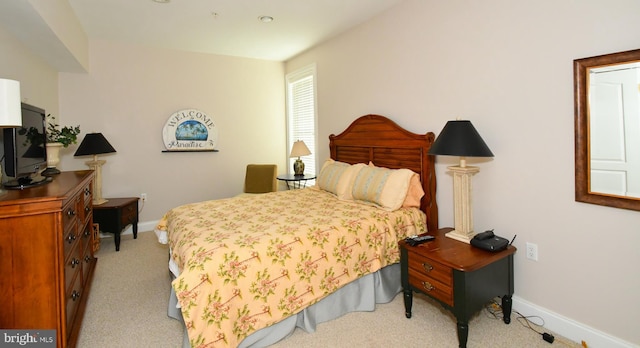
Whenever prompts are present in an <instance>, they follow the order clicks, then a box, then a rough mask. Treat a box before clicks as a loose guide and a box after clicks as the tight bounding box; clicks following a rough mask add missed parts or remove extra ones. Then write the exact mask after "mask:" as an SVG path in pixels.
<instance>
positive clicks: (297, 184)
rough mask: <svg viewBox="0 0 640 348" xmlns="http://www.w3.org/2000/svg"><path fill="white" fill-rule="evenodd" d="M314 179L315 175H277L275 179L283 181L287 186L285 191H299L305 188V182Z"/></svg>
mask: <svg viewBox="0 0 640 348" xmlns="http://www.w3.org/2000/svg"><path fill="white" fill-rule="evenodd" d="M315 178H316V175H315V174H302V175H293V174H283V175H278V177H277V179H278V180H280V181H284V182H285V183H286V184H287V190H295V189H301V188H304V187H306V186H307V180H313V179H315Z"/></svg>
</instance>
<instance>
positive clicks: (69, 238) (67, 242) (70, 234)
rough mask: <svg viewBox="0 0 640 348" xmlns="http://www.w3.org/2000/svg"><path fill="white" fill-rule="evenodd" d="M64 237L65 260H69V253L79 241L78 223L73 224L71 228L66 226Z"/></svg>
mask: <svg viewBox="0 0 640 348" xmlns="http://www.w3.org/2000/svg"><path fill="white" fill-rule="evenodd" d="M65 227H68V228H65V230H64V236H63V241H62V244H63V245H64V259H65V260H66V259H68V258H69V253H70V252H71V250H73V248H74V247H75V245H76V243H77V241H78V228H77V227H76V223H75V222H74V223H72V224H71V226H65Z"/></svg>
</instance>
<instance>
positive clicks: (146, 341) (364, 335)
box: [78, 232, 580, 348]
mask: <svg viewBox="0 0 640 348" xmlns="http://www.w3.org/2000/svg"><path fill="white" fill-rule="evenodd" d="M96 256H97V257H98V265H97V268H96V273H95V277H94V280H93V285H92V289H91V293H90V296H89V302H88V304H87V309H86V312H85V317H84V321H83V326H82V329H81V333H80V338H79V340H78V347H79V348H103V347H104V348H107V347H108V348H120V347H122V348H125V347H126V348H130V347H154V348H155V347H158V348H160V347H171V348H177V347H180V346H181V344H182V333H183V332H182V327H181V326H180V324H179V323H178V321H176V320H173V319H171V318H169V317H168V316H167V301H168V296H169V287H170V281H169V273H168V269H167V262H168V249H167V247H166V246H164V245H161V244H158V243H157V241H156V239H155V234H154V233H153V232H143V233H138V239H135V240H134V239H133V236H132V235H124V236H122V241H121V244H120V251H119V252H115V246H114V243H113V238H104V239H102V244H101V246H100V250H99V251H98V253H97V254H96ZM516 317H517V314H516V313H514V314H513V315H512V321H511V324H510V325H505V324H504V323H503V322H502V320H501V319H496V318H495V317H494V316H493V315H492V314H491V313H490V312H489V311H488V310H483V311H482V312H480V313H478V315H476V316H475V317H474V318H473V319H472V320H471V321H470V323H469V341H468V344H467V346H468V347H469V348H480V347H482V348H484V347H510V348H511V347H533V348H535V347H541V348H543V347H544V348H547V347H551V346H552V345H550V344H549V343H547V342H545V341H543V340H542V337H541V335H540V334H537V333H536V332H534V331H532V330H531V329H529V328H527V327H525V326H524V325H522V324H521V323H520V322H519V321H518V320H517V319H516ZM534 328H535V329H536V330H538V331H540V332H543V331H547V330H544V329H543V328H538V327H535V326H534ZM555 337H556V340H555V342H554V343H553V345H554V346H562V347H580V345H578V344H576V343H574V342H570V341H568V340H566V339H564V338H562V337H560V336H559V335H555ZM457 346H458V339H457V336H456V323H455V318H454V317H453V316H452V315H451V314H450V313H449V312H447V311H445V310H444V309H442V307H441V306H440V305H438V304H437V303H435V302H432V301H431V300H429V299H428V298H427V297H425V296H421V295H419V294H416V295H415V296H414V301H413V317H412V318H411V319H407V318H405V316H404V304H403V300H402V295H401V294H400V295H398V296H396V297H395V299H394V300H393V301H391V302H390V303H387V304H381V305H378V306H377V308H376V310H375V311H374V312H359V313H350V314H347V315H345V316H343V317H341V318H338V319H336V320H333V321H331V322H328V323H323V324H319V325H318V329H317V331H316V332H315V333H307V332H304V331H302V330H300V329H298V330H296V331H295V332H294V333H293V334H292V335H291V336H290V337H288V338H287V339H285V340H283V341H281V342H279V343H277V344H275V345H273V346H272V347H275V348H293V347H295V348H299V347H305V348H307V347H309V348H316V347H317V348H327V347H349V348H352V347H371V348H374V347H375V348H386V347H406V348H410V347H415V348H424V347H437V348H439V347H457Z"/></svg>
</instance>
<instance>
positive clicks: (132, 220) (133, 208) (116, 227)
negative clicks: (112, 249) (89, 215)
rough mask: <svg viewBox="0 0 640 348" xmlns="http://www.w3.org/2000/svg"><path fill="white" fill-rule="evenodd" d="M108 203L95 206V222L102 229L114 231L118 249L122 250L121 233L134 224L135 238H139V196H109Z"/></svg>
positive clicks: (103, 230)
mask: <svg viewBox="0 0 640 348" xmlns="http://www.w3.org/2000/svg"><path fill="white" fill-rule="evenodd" d="M107 199H108V201H107V203H104V204H100V205H94V206H93V222H95V223H97V224H98V225H99V227H100V231H102V232H109V233H113V234H114V237H115V243H116V251H120V233H122V231H123V230H124V228H125V227H127V226H129V225H132V227H133V239H137V238H138V199H139V198H138V197H127V198H107Z"/></svg>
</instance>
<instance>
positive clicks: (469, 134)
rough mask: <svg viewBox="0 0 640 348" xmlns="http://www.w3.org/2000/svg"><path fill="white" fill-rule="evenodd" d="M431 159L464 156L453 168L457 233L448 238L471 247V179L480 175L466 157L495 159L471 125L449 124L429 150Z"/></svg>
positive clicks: (450, 122) (453, 122)
mask: <svg viewBox="0 0 640 348" xmlns="http://www.w3.org/2000/svg"><path fill="white" fill-rule="evenodd" d="M429 154H430V155H446V156H460V165H459V166H451V167H449V169H450V170H451V171H452V172H453V204H454V230H453V231H451V232H449V233H447V234H446V236H447V237H449V238H453V239H455V240H459V241H461V242H465V243H470V241H471V238H473V236H474V235H475V234H476V233H475V232H474V231H473V207H472V205H471V202H472V201H471V177H472V176H473V175H474V174H476V173H478V172H479V171H480V168H478V167H471V166H467V164H466V160H465V157H493V153H492V152H491V150H489V147H488V146H487V144H485V142H484V140H482V137H480V134H478V131H476V129H475V127H473V125H472V124H471V121H464V120H456V121H449V122H447V124H446V125H445V126H444V128H443V129H442V132H440V134H439V135H438V137H437V138H436V140H435V141H434V142H433V144H432V145H431V148H430V149H429Z"/></svg>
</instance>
